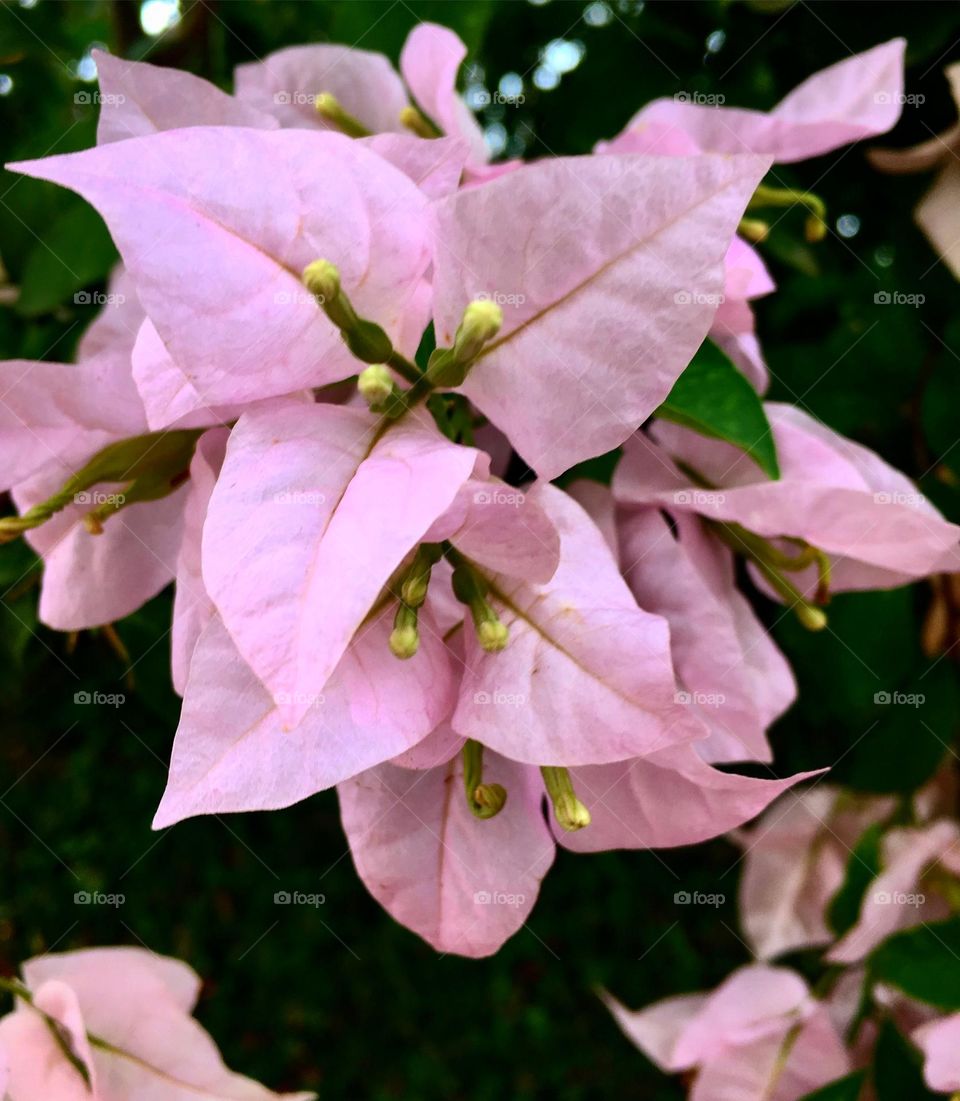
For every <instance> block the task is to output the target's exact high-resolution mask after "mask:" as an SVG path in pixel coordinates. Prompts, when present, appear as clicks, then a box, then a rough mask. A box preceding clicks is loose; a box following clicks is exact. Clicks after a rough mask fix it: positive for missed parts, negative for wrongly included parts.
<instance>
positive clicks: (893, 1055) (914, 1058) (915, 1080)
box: [873, 1020, 942, 1101]
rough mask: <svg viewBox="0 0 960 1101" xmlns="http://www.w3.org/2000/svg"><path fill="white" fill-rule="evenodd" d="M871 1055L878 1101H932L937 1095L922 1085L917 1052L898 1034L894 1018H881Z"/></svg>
mask: <svg viewBox="0 0 960 1101" xmlns="http://www.w3.org/2000/svg"><path fill="white" fill-rule="evenodd" d="M873 1058H874V1063H873V1086H874V1089H875V1091H876V1095H877V1101H907V1098H909V1101H928V1098H929V1099H930V1101H934V1099H935V1098H936V1097H937V1094H935V1093H931V1092H930V1090H928V1089H927V1087H926V1086H925V1085H924V1082H923V1067H922V1060H921V1057H920V1053H919V1052H918V1051H917V1050H916V1048H914V1047H913V1046H912V1045H911V1044H910V1043H909V1042H908V1041H907V1040H905V1039H904V1038H903V1037H902V1036H901V1035H900V1033H899V1032H898V1031H897V1027H896V1025H895V1024H894V1023H893V1021H890V1020H886V1021H884V1023H883V1026H882V1028H881V1029H880V1036H879V1039H878V1040H877V1046H876V1050H875V1052H874V1057H873ZM941 1096H942V1095H941Z"/></svg>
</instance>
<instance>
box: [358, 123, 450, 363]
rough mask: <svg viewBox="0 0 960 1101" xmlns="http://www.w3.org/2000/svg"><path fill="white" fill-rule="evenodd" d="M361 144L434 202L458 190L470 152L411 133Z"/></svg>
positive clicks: (446, 140) (363, 140)
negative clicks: (387, 162)
mask: <svg viewBox="0 0 960 1101" xmlns="http://www.w3.org/2000/svg"><path fill="white" fill-rule="evenodd" d="M360 142H361V144H363V145H367V146H369V147H370V148H371V149H372V150H373V151H374V152H375V153H377V154H379V155H380V156H381V157H383V158H384V160H387V161H389V162H390V163H391V164H392V165H393V166H394V168H399V169H400V171H401V172H403V173H404V175H406V176H409V177H410V179H411V180H413V182H414V183H415V184H416V185H417V187H419V188H420V190H421V191H423V193H424V194H425V195H428V196H429V197H430V198H431V199H439V198H441V197H442V196H443V195H450V194H452V193H453V192H454V191H456V190H457V187H458V186H459V184H460V177H461V176H462V175H463V170H464V167H465V165H466V163H467V156H468V155H469V152H470V150H469V147H468V146H467V144H466V142H464V141H461V140H460V139H458V138H437V139H436V140H435V141H424V140H423V138H416V137H414V136H413V135H412V134H375V135H374V136H373V137H372V138H360ZM414 350H415V349H414Z"/></svg>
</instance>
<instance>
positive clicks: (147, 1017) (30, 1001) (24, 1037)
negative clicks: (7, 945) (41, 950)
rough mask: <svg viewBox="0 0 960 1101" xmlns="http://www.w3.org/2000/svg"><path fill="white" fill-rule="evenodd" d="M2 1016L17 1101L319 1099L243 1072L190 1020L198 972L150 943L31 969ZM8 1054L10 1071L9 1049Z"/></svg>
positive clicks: (2, 1048)
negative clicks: (274, 1087) (281, 1090)
mask: <svg viewBox="0 0 960 1101" xmlns="http://www.w3.org/2000/svg"><path fill="white" fill-rule="evenodd" d="M22 971H23V991H24V993H23V995H22V996H21V995H18V996H17V1003H16V1007H15V1009H14V1010H13V1012H12V1013H8V1014H7V1015H6V1016H5V1017H3V1018H2V1019H0V1075H2V1073H3V1070H4V1069H7V1076H6V1081H5V1083H4V1080H3V1078H2V1077H0V1088H5V1093H4V1096H6V1097H9V1099H10V1101H191V1099H196V1098H198V1097H203V1098H204V1099H209V1101H279V1099H281V1098H282V1099H283V1101H310V1098H313V1097H314V1096H315V1095H314V1094H313V1093H296V1094H283V1095H280V1094H276V1093H273V1092H272V1091H271V1090H268V1089H266V1088H265V1087H263V1086H261V1085H259V1084H258V1083H257V1082H254V1081H252V1080H251V1079H249V1078H244V1077H243V1076H241V1075H239V1074H234V1073H233V1072H232V1071H231V1070H229V1069H228V1068H227V1067H226V1066H225V1065H224V1063H223V1060H222V1059H221V1058H220V1053H219V1052H218V1051H217V1048H216V1045H215V1044H214V1042H213V1040H212V1039H211V1038H210V1037H209V1035H208V1034H207V1033H206V1032H205V1031H204V1030H203V1029H202V1028H201V1027H200V1025H199V1024H198V1023H197V1022H196V1021H195V1020H194V1019H193V1018H192V1017H191V1016H190V1013H191V1011H192V1009H193V1007H194V1005H195V1004H196V1001H197V997H198V995H199V993H200V979H199V977H198V976H197V975H196V974H195V973H194V972H193V971H192V970H191V969H190V968H189V967H188V966H187V965H186V964H184V963H181V962H180V961H179V960H174V959H169V958H166V957H164V956H157V955H154V954H153V953H152V952H148V951H146V950H144V949H142V948H90V949H83V950H80V951H76V952H64V953H58V954H48V955H44V956H38V957H37V958H36V959H33V960H29V961H27V963H25V964H24V965H23V969H22ZM3 1052H6V1062H7V1064H8V1067H7V1068H4V1067H3V1061H2V1053H3Z"/></svg>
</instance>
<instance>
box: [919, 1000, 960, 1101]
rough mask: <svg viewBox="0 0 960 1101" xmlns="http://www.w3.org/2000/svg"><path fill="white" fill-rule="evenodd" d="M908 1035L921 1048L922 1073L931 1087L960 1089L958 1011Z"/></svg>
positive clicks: (959, 1015)
mask: <svg viewBox="0 0 960 1101" xmlns="http://www.w3.org/2000/svg"><path fill="white" fill-rule="evenodd" d="M911 1038H912V1039H913V1042H914V1043H915V1044H916V1045H917V1046H918V1047H919V1048H920V1050H921V1051H922V1052H923V1059H924V1062H923V1077H924V1080H925V1081H926V1083H927V1085H928V1086H929V1087H930V1089H932V1090H934V1091H936V1092H937V1093H955V1092H956V1091H957V1090H960V1013H952V1014H951V1015H950V1016H949V1017H943V1018H942V1019H940V1020H938V1021H931V1022H929V1023H928V1024H924V1025H921V1026H920V1027H919V1028H918V1029H916V1031H915V1032H914V1033H913V1034H912V1037H911Z"/></svg>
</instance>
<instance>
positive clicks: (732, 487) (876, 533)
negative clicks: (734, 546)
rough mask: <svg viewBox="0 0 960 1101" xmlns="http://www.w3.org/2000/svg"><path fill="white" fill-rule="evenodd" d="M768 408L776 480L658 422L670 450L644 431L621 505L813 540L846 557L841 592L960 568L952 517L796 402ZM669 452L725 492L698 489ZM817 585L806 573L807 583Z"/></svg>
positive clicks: (726, 450)
mask: <svg viewBox="0 0 960 1101" xmlns="http://www.w3.org/2000/svg"><path fill="white" fill-rule="evenodd" d="M766 411H767V415H768V417H769V419H770V423H771V426H772V429H773V436H774V440H775V442H776V445H777V453H778V457H779V460H780V468H781V477H780V479H779V480H777V481H772V480H770V479H768V478H766V476H765V475H764V474H763V473H762V472H761V471H760V469H759V467H758V466H757V465H756V463H755V462H754V461H753V460H752V459H751V458H750V457H749V456H748V455H746V454H745V453H744V452H742V451H740V450H739V449H738V448H735V447H733V446H732V445H731V444H727V443H724V442H722V441H720V440H713V439H708V438H707V437H705V436H701V435H699V434H698V433H696V432H692V431H690V430H688V429H684V428H680V427H679V426H678V425H673V424H667V423H665V422H662V421H661V422H657V424H656V426H655V436H656V439H657V441H658V442H659V444H660V445H661V447H660V448H658V447H657V446H656V445H655V444H653V443H652V442H651V441H649V440H648V439H645V438H644V437H643V436H642V435H637V436H635V437H634V438H633V439H632V440H631V441H630V443H629V444H628V445H627V447H626V449H625V456H624V459H623V461H622V462H621V463H620V464H619V466H618V468H617V470H616V473H615V476H614V493H615V495H616V496H617V499H618V500H619V501H621V502H623V503H628V504H641V503H645V504H657V505H659V506H661V507H665V508H668V509H671V510H683V511H693V512H698V513H700V514H701V515H703V516H706V517H708V518H710V519H713V520H726V521H734V522H736V523H739V524H742V525H743V526H744V527H746V528H747V529H749V530H750V531H753V532H755V533H756V534H758V535H762V536H765V537H767V538H776V537H778V536H791V537H794V538H799V539H804V540H806V541H807V542H809V543H811V544H812V545H813V546H816V547H819V548H820V549H822V550H824V551H826V552H827V553H828V554H831V555H835V556H837V568H836V570H835V572H834V576H833V578H832V582H831V587H832V589H833V590H835V591H842V590H843V589H847V588H860V587H866V586H868V585H873V586H877V585H881V582H882V581H883V579H884V578H886V579H887V585H886V587H890V586H891V585H895V584H902V583H903V582H904V581H905V580H909V579H915V578H919V577H923V576H926V575H927V574H929V573H931V572H934V571H936V570H940V569H942V568H943V566H944V564H945V563H949V562H955V563H957V564H958V565H960V553H958V542H960V528H958V527H957V526H956V525H954V524H950V523H948V522H947V521H946V520H944V519H943V517H942V516H941V515H940V514H939V513H938V512H937V510H936V509H935V508H934V507H933V506H932V505H931V504H930V503H929V502H928V501H927V500H926V499H925V498H924V497H923V496H922V495H921V494H920V493H919V491H918V490H917V487H916V486H915V485H914V484H913V483H912V482H911V481H910V480H909V479H908V478H906V477H905V476H904V475H902V474H901V473H899V471H896V470H894V469H893V468H892V467H890V466H888V465H887V464H886V463H885V462H884V461H883V460H882V459H880V457H879V456H878V455H876V454H875V453H874V452H872V451H870V450H869V449H868V448H865V447H862V446H861V445H859V444H856V443H854V442H853V441H851V440H847V439H845V438H844V437H843V436H840V435H839V434H838V433H836V432H833V431H831V430H830V429H829V428H827V427H826V426H825V425H823V424H820V423H819V422H818V421H815V420H814V419H813V418H812V417H811V416H809V415H808V414H806V413H804V412H802V411H801V410H799V409H797V408H796V407H795V406H790V405H783V404H779V403H772V402H770V403H767V405H766ZM668 456H670V457H673V458H676V459H679V460H682V462H683V463H685V464H686V465H687V466H688V467H690V468H692V469H693V470H695V471H696V472H697V473H698V475H699V476H701V477H702V478H703V479H705V480H706V481H707V482H709V483H710V484H712V485H715V486H717V487H719V488H718V490H717V491H710V492H704V491H702V490H700V489H699V488H698V487H697V486H695V485H692V484H691V483H690V479H689V478H688V477H686V476H685V475H683V474H682V473H681V472H680V470H679V469H678V468H677V467H676V466H675V465H674V464H673V463H672V462H671V459H670V458H669V457H668ZM955 568H956V567H955ZM861 569H863V570H864V576H861V577H860V578H859V579H858V573H859V572H860V571H861ZM814 581H815V578H813V577H812V576H810V577H807V576H803V577H802V578H801V579H800V583H801V587H804V588H805V587H807V583H808V582H809V583H810V584H813V583H814ZM881 587H882V586H881Z"/></svg>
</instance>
